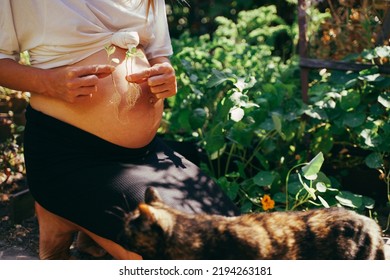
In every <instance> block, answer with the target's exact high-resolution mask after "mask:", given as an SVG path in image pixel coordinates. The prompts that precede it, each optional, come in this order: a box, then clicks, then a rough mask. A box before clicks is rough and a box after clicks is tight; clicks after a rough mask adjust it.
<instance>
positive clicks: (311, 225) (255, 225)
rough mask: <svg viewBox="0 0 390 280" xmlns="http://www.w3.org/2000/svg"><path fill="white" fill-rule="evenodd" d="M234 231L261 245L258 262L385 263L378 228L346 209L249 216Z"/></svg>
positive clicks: (237, 223)
mask: <svg viewBox="0 0 390 280" xmlns="http://www.w3.org/2000/svg"><path fill="white" fill-rule="evenodd" d="M233 227H234V228H235V231H236V232H237V233H239V234H241V236H246V240H248V239H251V240H257V241H258V242H259V244H260V245H259V246H258V247H259V251H258V252H259V256H257V258H265V259H384V244H383V239H382V235H381V229H380V227H379V226H378V224H377V223H376V222H375V221H374V220H372V219H370V218H368V217H366V216H363V215H359V214H357V213H356V212H353V211H349V210H346V209H345V208H337V207H334V208H328V209H317V210H310V211H306V212H301V211H297V212H273V213H261V214H260V213H258V214H249V215H244V216H242V217H240V218H238V221H235V223H234V226H233ZM253 246H254V244H253Z"/></svg>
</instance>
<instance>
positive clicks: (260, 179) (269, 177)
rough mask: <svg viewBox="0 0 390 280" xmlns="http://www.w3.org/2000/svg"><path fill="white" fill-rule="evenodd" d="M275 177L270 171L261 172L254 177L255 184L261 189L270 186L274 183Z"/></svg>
mask: <svg viewBox="0 0 390 280" xmlns="http://www.w3.org/2000/svg"><path fill="white" fill-rule="evenodd" d="M274 179H275V176H274V175H273V174H272V172H269V171H260V172H258V173H257V174H256V176H255V177H253V182H254V183H255V184H256V185H258V186H261V187H264V186H269V185H271V184H272V182H273V181H274Z"/></svg>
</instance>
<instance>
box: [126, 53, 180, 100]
mask: <svg viewBox="0 0 390 280" xmlns="http://www.w3.org/2000/svg"><path fill="white" fill-rule="evenodd" d="M155 62H156V63H155V64H153V63H151V64H152V66H151V67H149V68H147V69H145V70H143V71H141V72H137V73H133V74H130V75H128V76H127V77H126V80H127V81H129V82H131V83H137V84H140V83H143V82H146V81H147V82H148V85H149V87H150V91H151V92H152V93H153V94H154V95H155V96H156V97H157V98H167V97H171V96H173V95H175V94H176V93H177V83H176V76H175V70H174V69H173V67H172V65H171V64H170V63H169V62H168V61H166V60H165V61H161V62H160V61H155Z"/></svg>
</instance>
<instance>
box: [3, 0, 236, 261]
mask: <svg viewBox="0 0 390 280" xmlns="http://www.w3.org/2000/svg"><path fill="white" fill-rule="evenodd" d="M22 51H28V52H29V55H30V61H31V66H25V65H21V64H19V63H18V57H19V54H20V52H22ZM170 55H172V47H171V41H170V37H169V31H168V26H167V19H166V11H165V3H164V1H163V0H155V1H153V0H148V1H146V0H145V1H143V0H127V1H126V0H50V1H49V0H41V1H35V0H3V1H1V2H0V85H2V86H5V87H8V88H12V89H15V90H21V91H28V92H30V93H31V98H30V104H29V106H28V108H27V111H26V118H27V124H26V128H25V143H24V149H25V162H26V169H27V180H28V185H29V188H30V191H31V193H32V195H33V196H34V198H35V200H36V213H37V217H38V221H39V230H40V241H39V243H40V250H39V251H40V258H41V259H66V258H69V257H70V253H69V247H70V245H71V244H72V242H73V234H74V233H75V232H81V233H80V234H79V237H80V238H79V241H80V242H79V244H78V246H79V248H80V249H81V250H84V251H86V252H89V253H92V254H94V255H99V254H100V252H99V250H97V249H98V248H103V249H104V250H105V251H106V252H108V253H109V254H111V255H112V256H113V257H114V258H116V259H139V258H142V256H139V255H137V254H136V253H133V252H130V251H127V250H126V244H124V243H123V242H122V239H121V234H122V232H123V219H122V215H123V212H127V211H130V210H132V209H134V208H135V207H136V205H137V204H138V203H139V202H141V201H143V199H144V191H145V189H146V188H147V187H149V186H153V187H155V188H156V189H157V190H158V191H159V192H160V194H161V196H162V198H163V199H164V200H165V201H167V202H168V203H169V204H170V205H172V206H174V207H176V208H179V209H181V210H184V211H187V212H208V213H216V214H223V215H235V214H237V213H238V212H237V210H236V208H235V207H234V205H233V204H232V203H231V201H230V200H229V199H228V198H227V197H226V196H225V194H224V193H223V192H222V191H221V190H220V188H219V187H218V186H216V185H215V184H214V182H213V181H212V180H211V179H210V178H208V177H207V176H205V175H204V174H203V173H202V172H201V171H200V170H199V169H198V168H197V167H196V166H195V165H194V164H192V163H191V162H189V161H188V160H186V159H185V158H183V157H182V156H181V155H179V154H177V153H175V152H174V151H172V150H171V149H170V148H168V147H167V146H166V145H165V144H164V143H163V142H162V141H161V140H160V139H158V138H157V137H156V132H157V129H158V127H159V125H160V121H161V118H162V113H163V106H164V98H167V97H170V96H173V95H175V94H176V78H175V73H174V70H173V68H172V66H171V64H170V63H169V56H170ZM96 243H97V244H98V245H99V247H97V246H95V245H96ZM91 244H94V245H93V246H92V247H91V246H90V245H91Z"/></svg>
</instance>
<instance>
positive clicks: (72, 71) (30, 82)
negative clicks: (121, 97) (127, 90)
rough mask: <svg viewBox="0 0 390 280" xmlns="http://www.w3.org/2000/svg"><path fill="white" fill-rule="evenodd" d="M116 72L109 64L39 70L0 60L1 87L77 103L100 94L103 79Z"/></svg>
mask: <svg viewBox="0 0 390 280" xmlns="http://www.w3.org/2000/svg"><path fill="white" fill-rule="evenodd" d="M114 70H115V67H113V66H111V65H105V64H102V65H86V66H68V67H60V68H54V69H39V68H34V67H31V66H25V65H21V64H19V63H17V62H15V61H13V60H11V59H0V85H2V86H4V87H7V88H11V89H15V90H20V91H30V92H34V93H38V94H42V95H44V96H49V97H53V98H58V99H61V100H63V101H66V102H71V103H73V102H76V101H77V100H79V97H84V96H89V95H90V94H92V93H94V92H96V90H97V88H96V86H97V84H98V81H99V79H100V78H104V77H106V76H108V75H110V74H111V73H112V72H113V71H114Z"/></svg>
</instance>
